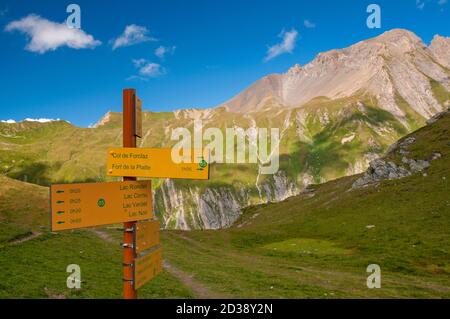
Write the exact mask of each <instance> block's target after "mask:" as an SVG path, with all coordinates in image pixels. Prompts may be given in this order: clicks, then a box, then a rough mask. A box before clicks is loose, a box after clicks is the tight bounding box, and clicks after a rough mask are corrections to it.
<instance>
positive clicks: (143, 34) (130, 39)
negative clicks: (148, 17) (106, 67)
mask: <svg viewBox="0 0 450 319" xmlns="http://www.w3.org/2000/svg"><path fill="white" fill-rule="evenodd" d="M148 33H149V31H148V29H147V28H146V27H142V26H139V25H135V24H130V25H127V26H126V27H125V30H124V31H123V33H122V34H121V35H120V36H119V37H118V38H117V39H115V40H112V49H113V50H115V49H117V48H120V47H127V46H130V45H134V44H138V43H142V42H147V41H157V40H156V39H155V38H153V37H150V36H148Z"/></svg>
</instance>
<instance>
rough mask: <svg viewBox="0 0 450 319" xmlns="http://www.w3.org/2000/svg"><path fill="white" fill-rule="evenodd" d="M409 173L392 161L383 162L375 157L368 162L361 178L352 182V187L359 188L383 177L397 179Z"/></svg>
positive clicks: (381, 179) (383, 178)
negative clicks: (367, 167)
mask: <svg viewBox="0 0 450 319" xmlns="http://www.w3.org/2000/svg"><path fill="white" fill-rule="evenodd" d="M409 175H411V173H410V172H409V171H408V170H406V169H405V168H404V167H402V166H397V165H396V164H395V163H393V162H385V161H384V160H382V159H377V160H374V161H372V162H370V167H369V169H368V170H367V171H366V173H365V174H364V175H363V176H362V177H361V178H359V179H357V180H356V181H355V182H354V183H353V188H361V187H364V186H367V185H369V184H372V183H375V182H380V181H383V180H385V179H398V178H402V177H406V176H409Z"/></svg>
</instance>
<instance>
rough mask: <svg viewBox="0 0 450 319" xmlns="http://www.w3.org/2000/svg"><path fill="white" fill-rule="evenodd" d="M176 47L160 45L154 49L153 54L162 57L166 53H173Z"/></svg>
mask: <svg viewBox="0 0 450 319" xmlns="http://www.w3.org/2000/svg"><path fill="white" fill-rule="evenodd" d="M176 48H177V47H176V46H171V47H165V46H162V45H161V46H159V47H158V48H157V49H156V50H155V55H156V56H157V57H158V58H160V59H164V56H165V55H166V54H171V55H172V54H174V53H175V49H176Z"/></svg>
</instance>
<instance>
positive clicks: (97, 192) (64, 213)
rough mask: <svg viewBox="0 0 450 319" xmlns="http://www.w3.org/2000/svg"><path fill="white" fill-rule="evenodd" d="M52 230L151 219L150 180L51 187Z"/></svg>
mask: <svg viewBox="0 0 450 319" xmlns="http://www.w3.org/2000/svg"><path fill="white" fill-rule="evenodd" d="M50 196H51V212H50V218H51V227H52V231H58V230H65V229H75V228H84V227H93V226H97V225H106V224H115V223H122V222H128V221H138V220H145V219H151V218H153V211H152V195H151V181H127V182H112V183H83V184H62V185H52V186H51V188H50Z"/></svg>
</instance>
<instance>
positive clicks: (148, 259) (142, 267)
mask: <svg viewBox="0 0 450 319" xmlns="http://www.w3.org/2000/svg"><path fill="white" fill-rule="evenodd" d="M133 268H134V272H133V273H134V276H133V284H134V289H138V288H140V287H142V286H143V285H144V284H145V283H147V282H148V281H150V280H152V278H153V277H155V276H156V275H157V274H158V273H160V272H161V268H162V249H161V247H158V248H157V249H155V250H153V251H151V252H149V253H148V254H146V255H144V256H142V257H138V258H136V259H135V260H134V267H133Z"/></svg>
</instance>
